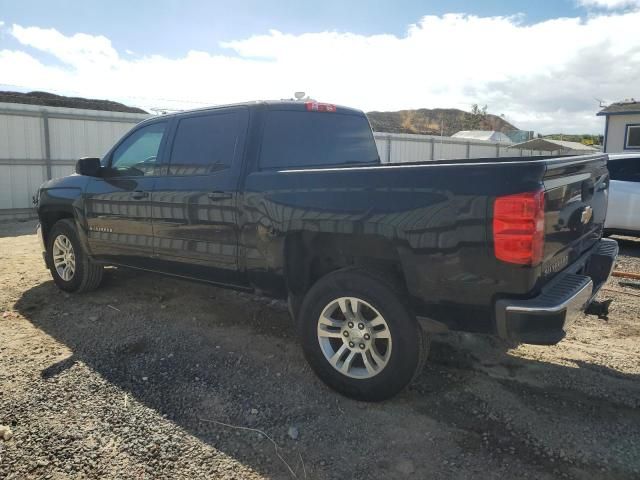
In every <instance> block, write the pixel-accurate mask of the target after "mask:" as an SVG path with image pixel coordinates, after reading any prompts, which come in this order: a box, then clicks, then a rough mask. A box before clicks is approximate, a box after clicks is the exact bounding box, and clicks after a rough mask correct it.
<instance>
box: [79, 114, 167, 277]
mask: <svg viewBox="0 0 640 480" xmlns="http://www.w3.org/2000/svg"><path fill="white" fill-rule="evenodd" d="M167 127H168V122H167V121H157V122H153V123H145V124H143V125H141V126H139V127H137V128H134V129H133V130H132V131H131V132H130V133H129V134H127V135H126V136H125V137H123V139H122V140H121V141H120V142H119V143H118V144H117V145H116V146H115V147H114V148H113V149H112V151H111V152H110V153H109V154H107V156H106V157H105V159H104V161H105V168H103V169H102V176H101V177H100V178H94V179H92V180H91V181H90V182H89V184H88V185H87V190H86V192H85V209H86V218H87V222H88V235H89V237H88V241H89V248H90V249H91V252H92V254H93V256H94V257H96V258H98V259H102V260H105V261H109V262H113V263H123V264H127V265H133V266H140V267H147V266H148V263H149V260H150V259H151V257H152V256H153V228H152V223H151V203H150V201H151V191H152V190H153V187H154V184H155V182H156V179H157V178H158V177H157V175H158V173H159V171H158V166H159V164H160V163H161V162H162V155H163V147H164V144H165V141H166V132H167Z"/></svg>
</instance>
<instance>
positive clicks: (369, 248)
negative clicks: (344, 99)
mask: <svg viewBox="0 0 640 480" xmlns="http://www.w3.org/2000/svg"><path fill="white" fill-rule="evenodd" d="M606 162H607V156H606V155H603V154H597V155H589V156H582V157H564V158H557V157H538V158H534V159H523V158H521V157H513V158H489V159H476V160H461V161H451V160H449V161H429V162H417V163H409V164H385V165H381V164H380V159H379V156H378V152H377V149H376V145H375V142H374V138H373V135H372V132H371V128H370V126H369V123H368V121H367V118H366V116H365V115H364V113H363V112H361V111H359V110H353V109H350V108H345V107H339V106H335V105H330V104H324V103H317V102H295V101H294V102H254V103H247V104H239V105H230V106H225V107H217V108H210V109H203V110H197V111H191V112H182V113H177V114H172V115H166V116H161V117H156V118H153V119H150V120H147V121H144V122H142V123H141V124H139V125H138V126H136V127H135V128H134V129H133V130H132V131H131V132H129V133H128V134H127V135H125V137H124V138H123V139H122V140H121V141H119V142H118V143H117V144H116V145H115V146H114V147H113V148H112V149H111V151H110V152H109V153H107V155H106V156H105V157H104V158H103V159H102V161H100V160H99V159H96V158H94V159H81V160H79V161H78V164H77V167H76V171H77V173H78V174H79V175H72V176H69V177H65V178H60V179H56V180H51V181H49V182H47V183H45V184H44V185H43V186H42V187H41V188H40V189H39V192H38V195H37V209H38V216H39V218H40V228H39V232H40V234H41V236H42V242H43V246H44V258H45V262H46V264H47V266H48V267H49V269H50V270H51V273H52V275H53V278H54V281H55V282H56V284H57V285H58V287H60V288H61V289H63V290H66V291H70V292H83V291H89V290H91V289H94V288H96V287H97V286H98V285H99V284H100V280H101V278H102V271H103V266H104V265H118V266H126V267H133V268H139V269H144V270H150V271H155V272H162V273H165V274H170V275H176V276H180V277H184V278H190V279H196V280H201V281H206V282H211V283H214V284H217V285H220V286H223V287H231V288H237V289H243V290H248V291H258V292H261V293H263V294H266V295H271V296H274V297H279V298H283V299H285V298H287V299H288V300H289V304H290V310H291V314H292V317H293V318H294V319H295V320H296V321H297V326H298V330H299V332H300V337H301V341H302V346H303V350H304V353H305V355H306V358H307V360H308V361H309V363H310V365H311V366H312V368H313V370H314V371H315V372H316V373H317V374H318V376H319V377H320V378H321V379H322V380H323V381H325V382H326V383H327V384H328V385H330V386H331V387H332V388H334V389H336V390H338V391H339V392H341V393H343V394H345V395H348V396H351V397H354V398H358V399H363V400H381V399H385V398H388V397H390V396H392V395H394V394H395V393H397V392H398V391H400V390H401V389H402V388H403V387H405V386H406V385H407V384H408V383H409V382H410V381H411V379H412V378H413V377H414V375H416V374H417V373H419V372H420V371H421V368H422V366H423V364H424V361H425V360H426V357H427V353H428V348H429V338H430V337H429V334H430V332H432V331H433V330H443V329H446V328H450V329H455V330H463V331H471V332H481V333H488V334H495V335H499V336H500V337H502V338H505V339H509V340H514V341H519V342H525V343H534V344H544V345H549V344H555V343H557V342H559V341H560V340H562V338H564V336H565V330H566V326H567V324H568V323H569V322H570V321H571V320H572V319H573V318H574V316H575V315H576V314H577V313H578V312H579V311H580V310H582V309H584V308H585V307H586V305H587V304H588V303H589V302H590V301H591V299H592V298H593V297H594V295H595V294H596V292H597V291H598V289H599V288H600V287H601V286H602V285H603V284H604V282H605V281H606V280H607V278H608V276H609V274H610V272H611V269H612V267H613V263H614V260H615V257H616V255H617V252H618V248H617V244H616V242H615V241H613V240H603V239H602V238H601V236H602V228H603V225H604V221H605V216H606V211H607V189H608V182H609V174H608V172H607V168H606Z"/></svg>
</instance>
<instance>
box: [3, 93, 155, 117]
mask: <svg viewBox="0 0 640 480" xmlns="http://www.w3.org/2000/svg"><path fill="white" fill-rule="evenodd" d="M0 102H6V103H23V104H24V103H26V104H28V105H46V106H48V107H66V108H86V109H88V110H107V111H110V112H124V113H147V112H145V111H144V110H142V109H141V108H136V107H128V106H126V105H123V104H122V103H118V102H112V101H111V100H96V99H92V98H81V97H65V96H63V95H55V94H53V93H48V92H29V93H21V92H0Z"/></svg>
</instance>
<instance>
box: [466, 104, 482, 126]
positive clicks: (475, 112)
mask: <svg viewBox="0 0 640 480" xmlns="http://www.w3.org/2000/svg"><path fill="white" fill-rule="evenodd" d="M486 119H487V106H486V105H485V106H484V107H482V108H480V107H479V106H478V104H477V103H474V104H473V106H472V107H471V113H469V114H468V115H466V119H465V122H464V129H465V130H480V129H481V128H482V124H483V123H484V122H485V120H486Z"/></svg>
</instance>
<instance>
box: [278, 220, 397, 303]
mask: <svg viewBox="0 0 640 480" xmlns="http://www.w3.org/2000/svg"><path fill="white" fill-rule="evenodd" d="M355 266H357V267H365V268H367V269H369V270H374V271H377V272H381V273H384V274H385V275H389V276H390V278H391V279H392V280H394V281H395V282H397V283H398V285H400V286H401V287H402V288H403V289H404V290H406V281H405V276H404V271H403V268H402V263H401V261H400V256H399V255H398V250H397V248H396V247H395V245H394V244H393V242H392V241H390V240H389V239H386V238H384V237H382V236H378V235H366V234H336V233H320V232H297V233H293V234H290V235H288V236H287V238H286V239H285V245H284V276H285V282H286V286H287V290H288V292H289V293H290V294H293V295H296V296H302V295H304V294H305V293H306V292H307V291H308V290H309V289H310V288H311V286H313V284H314V283H315V282H316V281H318V280H319V279H320V278H322V277H323V276H325V275H326V274H328V273H331V272H333V271H336V270H339V269H342V268H345V267H355Z"/></svg>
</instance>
